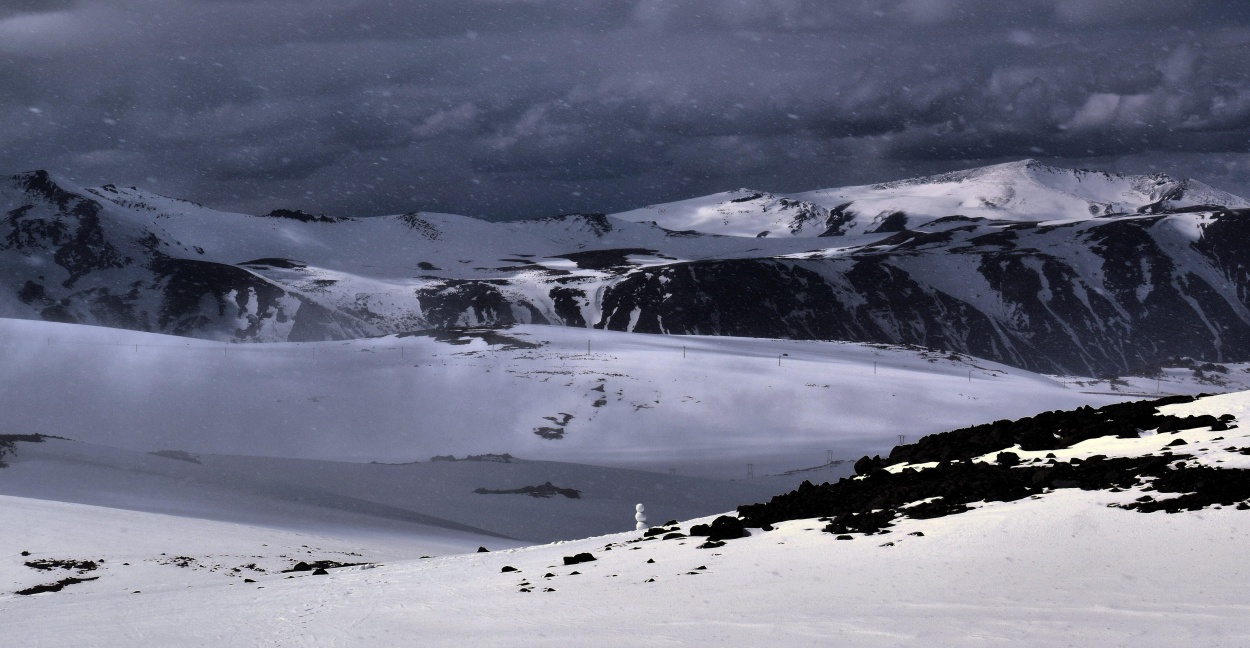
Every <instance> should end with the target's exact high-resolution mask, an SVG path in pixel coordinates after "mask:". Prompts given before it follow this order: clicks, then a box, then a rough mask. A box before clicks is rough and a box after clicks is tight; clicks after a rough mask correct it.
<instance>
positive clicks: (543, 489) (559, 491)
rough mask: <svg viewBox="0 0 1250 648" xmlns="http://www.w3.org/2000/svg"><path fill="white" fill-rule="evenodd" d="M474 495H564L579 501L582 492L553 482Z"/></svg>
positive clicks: (541, 496) (484, 489)
mask: <svg viewBox="0 0 1250 648" xmlns="http://www.w3.org/2000/svg"><path fill="white" fill-rule="evenodd" d="M473 492H474V493H477V494H478V495H529V496H530V497H538V498H548V497H554V496H556V495H563V496H564V497H567V498H569V499H579V498H581V496H582V493H581V491H579V490H577V489H574V488H560V487H559V486H555V485H552V483H551V482H543V483H542V484H539V485H538V486H522V487H520V488H512V489H508V490H491V489H489V488H477V489H474V491H473Z"/></svg>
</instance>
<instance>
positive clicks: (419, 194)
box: [0, 0, 1250, 218]
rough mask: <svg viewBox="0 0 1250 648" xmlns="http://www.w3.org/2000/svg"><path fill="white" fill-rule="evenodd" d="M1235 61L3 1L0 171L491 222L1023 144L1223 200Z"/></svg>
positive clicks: (599, 13) (918, 34)
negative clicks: (1195, 185)
mask: <svg viewBox="0 0 1250 648" xmlns="http://www.w3.org/2000/svg"><path fill="white" fill-rule="evenodd" d="M1247 52H1250V7H1245V6H1244V3H1236V2H1226V1H1207V0H1167V1H1163V0H1018V1H1016V2H1011V3H1004V2H1000V1H997V0H994V1H991V0H844V1H838V2H831V1H829V0H819V1H815V0H813V1H806V0H694V1H688V2H680V3H677V2H671V1H660V0H599V1H595V0H550V1H547V0H454V1H453V0H428V1H423V2H409V1H399V0H394V1H390V2H388V1H386V0H357V1H355V2H345V1H342V0H250V1H249V0H130V1H128V2H120V1H119V0H79V1H77V2H68V1H66V2H46V1H41V2H26V1H25V0H23V1H22V2H17V3H6V4H5V6H4V8H2V9H0V87H3V88H5V92H4V93H0V168H2V169H7V170H21V169H27V168H33V167H47V168H51V169H53V170H58V171H61V172H64V173H66V174H68V175H70V176H72V177H73V178H74V179H76V180H78V181H80V182H82V183H85V184H101V183H104V182H121V183H126V184H137V185H143V186H146V187H149V188H152V189H154V190H157V191H161V192H163V193H167V194H172V195H177V196H181V197H186V198H191V199H194V200H198V201H200V202H203V203H206V204H209V205H212V206H214V207H218V208H228V209H238V210H243V211H253V212H258V211H267V210H269V209H272V208H275V207H279V206H284V207H299V208H303V209H308V210H314V211H323V212H327V213H335V214H354V215H365V214H378V213H394V212H401V211H408V210H413V209H429V210H441V211H451V212H457V213H466V214H473V215H485V216H489V217H493V218H515V217H520V216H533V215H541V214H547V213H553V212H561V211H571V210H596V211H612V210H619V209H626V208H629V207H634V206H638V205H641V204H646V203H650V202H658V201H663V200H671V199H676V198H682V197H688V196H692V195H698V194H700V193H706V192H712V191H721V190H725V189H730V188H735V187H739V186H753V187H759V188H764V189H771V190H778V191H791V190H802V189H812V188H817V187H829V186H836V185H840V184H851V183H862V182H873V181H878V180H883V179H890V178H895V177H900V176H904V175H911V174H920V173H928V172H934V171H941V170H947V169H951V168H958V167H964V166H973V165H978V164H985V163H992V162H998V161H1003V160H1007V159H1017V158H1021V157H1035V158H1040V159H1043V160H1050V161H1054V162H1056V163H1058V164H1077V165H1081V166H1098V167H1103V168H1111V169H1115V170H1121V171H1145V170H1170V171H1173V172H1176V173H1179V174H1193V175H1197V176H1199V177H1202V178H1204V179H1206V180H1208V181H1209V182H1211V183H1212V184H1216V185H1217V186H1224V187H1226V188H1228V189H1230V190H1233V191H1238V192H1242V193H1250V180H1248V179H1247V174H1246V171H1247V169H1248V168H1250V153H1248V151H1250V77H1248V76H1247V70H1250V55H1248V54H1247Z"/></svg>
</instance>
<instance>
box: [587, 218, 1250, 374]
mask: <svg viewBox="0 0 1250 648" xmlns="http://www.w3.org/2000/svg"><path fill="white" fill-rule="evenodd" d="M1193 231H1196V232H1198V233H1199V236H1197V237H1196V239H1195V238H1191V237H1192V232H1193ZM1247 234H1250V210H1221V211H1216V212H1212V213H1210V214H1202V215H1193V214H1186V215H1171V216H1136V217H1126V218H1122V219H1114V220H1105V221H1104V220H1099V221H1088V222H1079V223H1067V224H1062V225H1052V226H1033V225H1010V226H999V227H995V226H992V225H986V224H975V225H968V226H962V227H957V228H955V229H952V230H947V231H944V232H935V233H920V232H902V233H899V234H896V235H894V236H892V237H890V238H888V239H886V240H884V241H882V242H881V243H879V244H877V245H873V246H865V247H862V248H859V249H856V250H854V251H851V252H850V253H848V254H839V255H837V256H832V257H830V258H822V257H820V256H819V255H811V256H809V257H808V258H799V259H794V258H787V259H775V258H774V259H732V260H714V261H700V262H689V263H680V264H672V265H669V266H665V267H662V268H654V269H647V270H639V271H635V272H632V273H629V274H627V275H625V276H623V277H622V278H621V279H620V280H619V281H616V282H614V283H612V284H611V285H609V286H608V287H607V288H606V289H605V291H604V294H603V305H602V312H603V316H602V318H601V319H600V321H598V322H596V323H595V326H596V327H597V328H607V329H613V330H633V331H639V332H647V333H670V334H671V333H693V334H712V335H743V336H763V337H789V338H799V339H825V340H856V341H866V342H882V343H893V344H916V345H920V346H926V347H930V348H935V349H943V350H950V351H958V352H961V353H968V354H970V355H974V356H978V357H983V358H989V359H993V360H997V361H1000V362H1004V363H1007V364H1011V365H1016V366H1020V367H1024V368H1027V369H1031V370H1035V371H1044V372H1073V373H1081V374H1086V375H1090V374H1093V375H1105V374H1112V375H1114V374H1117V373H1121V372H1127V371H1132V370H1143V369H1148V368H1150V367H1151V366H1153V365H1155V364H1156V363H1157V362H1158V361H1159V360H1160V359H1162V358H1165V357H1168V356H1169V355H1185V354H1191V355H1195V356H1198V357H1206V358H1244V357H1247V355H1248V354H1250V310H1248V309H1247V307H1248V305H1250V301H1247V299H1246V297H1247V289H1248V288H1250V283H1248V282H1250V275H1248V274H1247V273H1248V272H1250V271H1248V268H1250V248H1247V247H1246V246H1244V245H1238V244H1237V241H1244V240H1246V239H1245V238H1244V237H1245V236H1246V235H1247ZM1182 350H1184V351H1182Z"/></svg>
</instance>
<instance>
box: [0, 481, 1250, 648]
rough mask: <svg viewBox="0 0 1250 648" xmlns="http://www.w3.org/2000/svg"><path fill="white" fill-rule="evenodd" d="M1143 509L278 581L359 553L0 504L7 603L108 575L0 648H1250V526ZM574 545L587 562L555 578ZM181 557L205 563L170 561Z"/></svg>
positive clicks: (2, 606) (1081, 496)
mask: <svg viewBox="0 0 1250 648" xmlns="http://www.w3.org/2000/svg"><path fill="white" fill-rule="evenodd" d="M1138 495H1140V493H1139V492H1136V491H1125V492H1122V493H1107V492H1086V491H1079V490H1064V491H1058V492H1055V493H1052V494H1050V495H1047V496H1046V497H1044V498H1042V499H1037V500H1033V499H1024V500H1019V501H1015V502H1009V503H995V504H989V505H985V506H982V507H980V508H978V509H976V510H974V511H971V512H968V513H964V514H961V515H956V516H950V517H946V518H939V519H933V520H906V521H903V522H901V523H900V524H898V525H897V526H896V527H895V529H894V531H893V533H892V534H891V535H890V536H889V538H888V540H889V541H891V542H892V546H883V545H884V544H885V540H887V538H860V539H856V540H854V541H851V542H845V541H837V540H835V539H834V536H833V535H832V534H828V533H822V532H820V531H819V528H820V527H821V526H822V525H823V523H821V522H817V521H815V520H798V521H793V522H786V523H783V524H780V525H778V526H777V527H776V529H775V530H774V531H771V532H761V531H759V530H754V531H753V535H752V537H750V538H745V539H741V540H734V541H731V542H729V543H728V544H727V545H726V546H725V547H722V548H719V549H715V550H703V549H697V548H695V546H694V543H692V542H688V541H685V540H673V541H652V542H644V543H639V544H628V543H627V542H628V541H629V540H632V539H635V538H637V537H638V534H637V533H623V534H616V535H611V536H604V537H597V538H589V539H586V540H580V541H576V542H568V543H561V544H556V545H545V546H536V547H531V548H525V549H517V550H509V551H501V552H493V553H487V554H466V555H460V556H451V557H444V558H435V559H427V560H402V559H384V560H382V562H383V564H382V565H381V566H378V567H376V568H372V569H364V568H361V567H351V568H344V569H332V570H330V574H329V575H326V576H311V575H307V574H302V575H298V576H297V577H295V578H291V579H288V578H287V577H286V576H287V575H286V574H274V573H270V572H272V571H273V570H275V569H279V568H282V567H283V566H285V565H291V564H293V562H294V561H295V560H296V559H308V557H309V556H313V557H315V558H318V559H320V558H326V559H340V560H342V559H343V558H344V554H343V553H342V552H344V551H353V552H355V553H360V552H361V550H360V546H359V545H353V544H342V543H338V544H335V543H333V542H328V541H326V540H323V539H320V538H315V539H314V538H306V537H294V538H292V537H289V536H283V535H280V534H274V533H265V534H256V533H255V532H253V531H249V530H242V531H243V532H241V530H240V529H237V528H226V527H220V526H214V525H209V524H203V523H196V522H191V521H184V520H176V519H175V520H171V519H168V518H163V517H161V516H152V515H144V514H117V513H116V512H112V511H108V510H103V509H94V508H91V507H82V506H79V505H59V504H56V505H48V504H46V503H43V502H32V501H30V500H23V499H19V498H9V497H0V511H3V515H4V517H5V519H6V520H14V521H18V522H20V523H21V524H6V525H3V526H2V527H0V546H3V547H6V550H5V552H4V553H5V555H3V556H2V557H0V582H2V583H4V586H5V589H6V590H9V591H12V590H13V589H14V588H15V587H17V586H23V587H25V586H29V585H30V584H32V583H39V582H46V581H48V580H49V578H50V576H46V575H42V574H34V573H33V571H32V570H30V569H28V568H25V567H23V566H22V564H21V563H22V561H24V560H30V559H31V558H44V557H55V558H79V559H87V558H90V559H95V560H98V559H100V558H104V559H105V561H106V562H105V563H103V564H104V565H105V566H104V567H102V568H101V569H100V570H98V571H97V572H92V574H98V575H99V580H97V581H91V582H86V583H81V584H77V585H72V586H69V587H68V588H66V589H65V590H63V591H62V592H57V593H50V594H40V595H37V596H30V597H20V596H13V595H11V594H0V634H2V635H3V636H4V637H5V638H6V641H7V642H10V645H22V646H35V645H84V644H86V645H94V646H101V647H105V648H111V647H120V646H125V647H127V648H130V647H135V646H169V645H300V646H341V645H371V646H407V645H411V644H412V642H413V641H414V639H416V638H419V641H420V642H421V643H422V644H424V645H437V646H463V645H475V646H530V645H533V646H550V645H596V646H637V645H654V644H676V645H695V644H706V643H715V644H716V645H724V646H759V645H786V646H828V645H854V646H899V645H909V646H935V647H936V646H952V645H968V644H969V642H970V641H974V642H975V644H976V645H983V646H1016V645H1028V646H1072V645H1079V646H1095V645H1096V646H1109V647H1110V646H1133V647H1138V648H1141V647H1155V646H1158V647H1161V648H1162V647H1168V648H1171V647H1173V646H1178V645H1189V646H1217V645H1218V646H1232V645H1245V644H1246V643H1247V642H1248V641H1250V630H1247V627H1246V625H1245V621H1244V620H1245V614H1246V611H1247V609H1248V608H1250V592H1248V591H1247V590H1246V588H1245V587H1244V582H1245V579H1246V578H1247V577H1248V576H1250V573H1247V567H1246V563H1245V560H1244V556H1243V554H1244V546H1245V543H1246V542H1247V540H1250V515H1247V514H1246V513H1245V512H1243V511H1237V510H1234V509H1231V508H1226V509H1223V510H1209V511H1203V512H1200V513H1182V514H1178V515H1167V514H1164V513H1155V514H1141V513H1136V512H1130V511H1124V510H1120V509H1113V508H1108V507H1107V504H1110V503H1117V502H1121V503H1123V502H1131V501H1132V500H1133V499H1134V498H1135V497H1136V496H1138ZM88 528H90V529H92V531H87V529H88ZM917 532H919V533H922V534H923V537H918V536H914V535H912V534H914V533H917ZM297 543H298V544H297ZM258 544H261V545H268V546H257V545H258ZM300 545H309V547H308V548H304V547H302V546H300ZM609 545H611V546H612V549H611V550H609V551H605V550H604V549H605V547H607V546H609ZM19 548H27V549H29V550H32V552H33V555H32V557H29V558H23V557H20V556H18V555H17V553H16V552H17V550H18V549H19ZM309 551H311V552H312V553H306V552H309ZM365 551H369V549H367V548H366V549H365ZM336 552H337V553H336ZM579 552H591V553H592V554H593V555H594V556H595V557H596V558H597V560H596V561H595V562H590V563H583V564H579V565H575V566H573V567H567V566H564V564H563V557H565V556H572V555H574V554H576V553H579ZM161 553H164V554H166V556H164V557H163V556H161V555H160V554H161ZM175 555H179V556H186V557H189V558H193V559H194V561H195V562H194V563H191V565H192V566H190V567H188V568H177V567H174V566H171V565H162V564H160V561H161V560H162V559H168V557H171V556H175ZM379 555H380V553H379ZM280 556H287V558H282V557H280ZM347 557H348V558H351V556H350V555H348V556H347ZM362 558H364V559H366V560H378V559H379V558H375V557H373V554H370V555H369V556H362ZM359 559H360V558H356V560H359ZM651 561H654V562H651ZM122 562H129V563H130V565H129V566H122V565H121V563H122ZM246 563H256V564H258V566H261V567H263V568H266V569H267V572H266V573H263V574H261V573H257V572H253V571H250V570H248V571H247V572H246V573H245V574H244V575H247V576H248V577H250V578H252V579H253V580H255V581H256V582H255V583H244V582H242V578H241V577H240V576H237V575H236V576H230V575H228V574H227V573H226V572H228V571H229V569H230V568H231V567H236V566H241V565H244V564H246ZM217 565H220V566H221V567H222V568H224V569H222V568H219V569H218V571H216V572H213V571H210V569H211V567H212V566H217ZM505 566H510V567H514V568H516V569H518V570H519V571H517V572H509V573H502V572H501V570H502V569H503V568H504V567H505ZM574 572H579V574H578V575H573V573H574ZM547 574H551V576H549V577H548V576H546V575H547ZM58 576H59V575H57V574H53V575H52V576H51V577H58ZM522 589H530V590H531V591H529V592H524V591H522ZM548 590H551V591H548ZM136 592H137V593H136Z"/></svg>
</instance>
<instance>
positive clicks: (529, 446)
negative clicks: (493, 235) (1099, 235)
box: [0, 320, 1133, 479]
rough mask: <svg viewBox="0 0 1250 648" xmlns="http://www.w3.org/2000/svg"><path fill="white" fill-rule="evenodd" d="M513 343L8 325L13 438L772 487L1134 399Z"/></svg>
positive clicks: (790, 353)
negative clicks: (227, 338) (833, 461)
mask: <svg viewBox="0 0 1250 648" xmlns="http://www.w3.org/2000/svg"><path fill="white" fill-rule="evenodd" d="M498 333H500V334H502V335H505V336H507V337H508V338H511V340H512V342H510V343H504V342H500V341H498V340H497V341H496V342H495V343H493V344H488V343H487V342H486V341H484V340H483V339H482V338H481V337H472V336H466V337H463V338H460V339H459V340H455V342H460V343H451V342H447V341H439V340H437V339H435V338H434V337H432V336H425V335H418V336H411V337H400V338H397V337H394V336H388V337H383V338H372V339H363V340H352V341H346V342H324V343H283V344H264V345H259V344H233V345H228V344H220V343H214V342H208V341H202V340H192V339H186V338H176V337H169V336H160V335H153V334H145V333H138V332H132V331H121V330H112V329H99V328H92V327H81V326H69V325H60V324H49V323H42V322H30V321H22V320H0V359H2V360H3V362H2V363H0V386H3V388H4V391H5V393H6V394H7V396H8V400H7V406H6V413H5V415H4V421H5V424H6V427H7V429H8V430H9V431H10V432H11V433H43V434H51V435H56V436H64V437H67V438H71V439H75V440H79V441H83V442H87V443H94V444H99V445H107V446H113V447H118V448H126V449H131V450H138V451H149V450H183V451H188V452H193V453H205V454H227V453H228V454H243V455H261V456H283V457H291V458H307V459H330V460H336V461H375V460H376V461H386V462H395V461H413V460H426V459H428V458H430V457H432V456H434V455H447V454H453V455H457V456H464V455H466V454H484V453H510V454H512V455H514V456H518V457H522V458H526V459H543V460H551V461H571V462H579V463H594V464H598V465H607V466H621V467H630V468H642V469H648V470H657V471H661V472H668V471H670V470H676V471H677V472H678V473H679V474H686V475H697V476H708V477H717V478H722V479H730V478H745V477H746V471H745V465H746V464H747V463H752V464H754V466H755V474H756V475H764V474H775V473H779V472H783V471H787V470H791V469H795V468H806V467H812V466H817V465H820V464H823V463H825V462H826V460H827V455H828V452H829V451H834V454H835V455H836V458H838V459H855V458H857V457H858V456H860V455H862V454H865V453H876V452H882V451H884V450H886V449H888V448H889V447H890V446H892V445H894V444H895V443H897V442H898V435H900V434H902V435H905V436H908V437H912V438H913V439H914V438H915V436H917V435H920V434H925V433H929V432H937V431H943V430H948V429H953V428H957V427H961V426H964V425H970V424H974V423H979V422H983V421H987V420H995V419H1000V418H1018V417H1020V416H1025V415H1029V414H1033V413H1036V412H1037V411H1041V410H1048V409H1065V408H1070V407H1075V406H1079V405H1084V404H1093V405H1101V404H1106V403H1110V402H1115V401H1118V400H1124V399H1127V398H1132V397H1133V396H1132V395H1129V394H1120V393H1116V392H1114V391H1110V390H1108V393H1106V394H1102V393H1094V394H1090V393H1082V391H1080V390H1078V389H1077V388H1075V386H1074V385H1066V386H1065V385H1064V384H1063V383H1062V382H1060V381H1056V380H1052V379H1050V378H1046V377H1043V376H1039V375H1036V374H1031V373H1028V372H1025V371H1022V370H1018V369H1013V368H1009V367H1006V366H1003V365H998V364H995V363H989V362H984V361H981V360H976V359H972V358H968V357H966V356H946V355H942V354H936V353H931V352H924V351H919V350H907V349H898V348H888V347H876V346H869V345H859V344H849V343H835V342H798V341H788V340H760V339H745V338H725V337H700V336H657V335H634V334H626V333H617V332H605V331H588V330H582V329H568V328H561V327H543V326H519V327H515V328H512V329H508V330H504V331H499V332H498ZM517 343H519V344H517ZM587 343H589V345H590V353H589V354H588V353H587V352H586V349H587ZM529 346H534V348H526V347H529ZM683 355H684V357H683ZM53 403H55V404H59V405H50V404H53ZM696 465H698V466H701V467H702V468H701V469H699V471H698V472H691V471H694V470H696V468H695V466H696Z"/></svg>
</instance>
